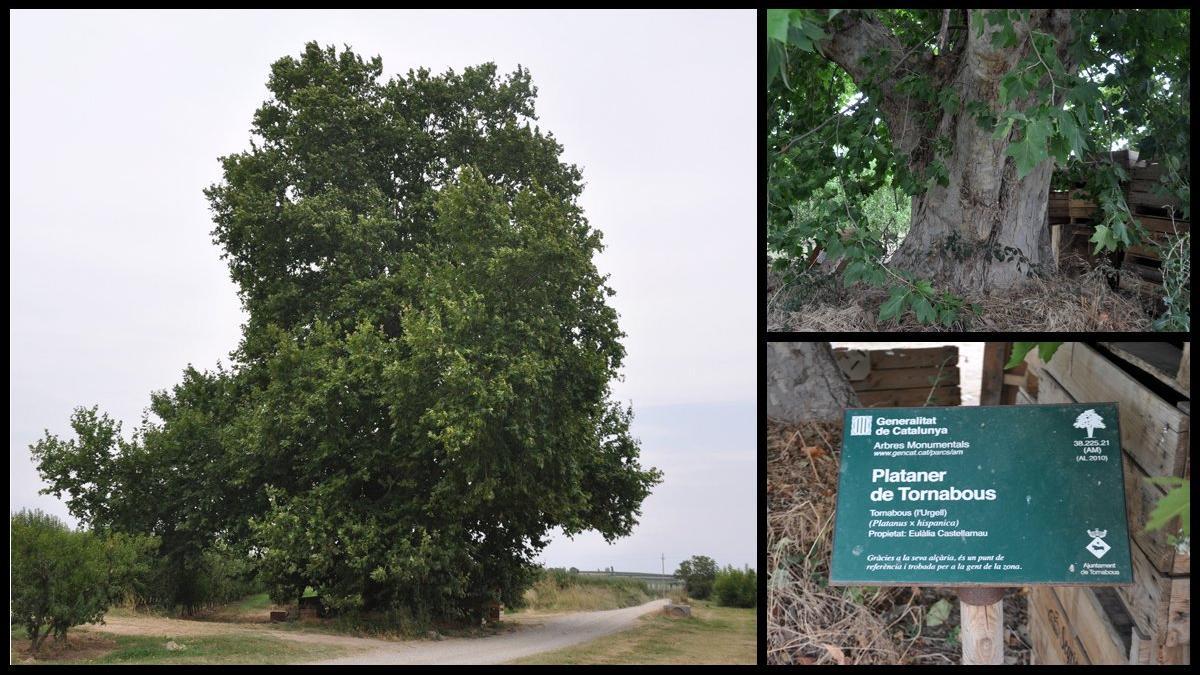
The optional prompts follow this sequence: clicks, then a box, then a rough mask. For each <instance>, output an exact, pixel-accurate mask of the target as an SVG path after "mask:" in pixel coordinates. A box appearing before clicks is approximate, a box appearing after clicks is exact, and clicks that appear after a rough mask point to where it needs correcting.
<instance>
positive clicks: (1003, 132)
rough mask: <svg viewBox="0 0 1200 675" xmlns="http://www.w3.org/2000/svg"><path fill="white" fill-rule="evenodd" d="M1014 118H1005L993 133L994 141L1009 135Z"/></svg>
mask: <svg viewBox="0 0 1200 675" xmlns="http://www.w3.org/2000/svg"><path fill="white" fill-rule="evenodd" d="M1012 125H1013V118H1011V117H1005V118H1004V119H1003V120H1000V123H999V124H997V125H996V131H994V132H993V133H992V140H995V141H998V140H1000V139H1001V138H1004V137H1005V136H1007V135H1008V132H1010V131H1012Z"/></svg>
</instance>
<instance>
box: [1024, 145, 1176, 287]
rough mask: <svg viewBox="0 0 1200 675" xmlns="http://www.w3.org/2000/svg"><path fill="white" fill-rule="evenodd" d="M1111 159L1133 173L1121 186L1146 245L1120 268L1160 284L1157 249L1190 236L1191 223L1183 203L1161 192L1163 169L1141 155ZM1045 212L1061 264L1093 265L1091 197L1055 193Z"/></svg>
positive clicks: (1079, 192)
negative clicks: (1071, 261)
mask: <svg viewBox="0 0 1200 675" xmlns="http://www.w3.org/2000/svg"><path fill="white" fill-rule="evenodd" d="M1111 157H1112V159H1113V161H1114V162H1118V163H1120V164H1121V165H1122V166H1124V167H1125V169H1126V171H1127V172H1128V173H1129V181H1127V182H1126V183H1124V185H1123V190H1124V193H1125V203H1126V204H1127V205H1128V206H1129V210H1130V213H1131V214H1132V215H1133V217H1134V220H1136V221H1137V222H1138V223H1140V224H1141V226H1142V228H1143V229H1144V230H1145V231H1146V235H1147V237H1146V240H1145V241H1143V242H1142V243H1140V244H1138V245H1135V246H1131V247H1129V248H1128V249H1127V250H1126V251H1125V252H1124V256H1123V258H1124V259H1123V261H1122V263H1121V266H1122V267H1123V268H1124V267H1128V268H1129V269H1130V270H1131V271H1133V272H1135V273H1136V274H1137V276H1138V277H1140V278H1141V279H1143V280H1145V281H1147V282H1149V284H1151V285H1160V284H1161V283H1162V273H1161V271H1160V268H1161V264H1162V257H1161V255H1160V253H1159V248H1158V247H1159V246H1161V245H1162V244H1165V243H1166V242H1167V241H1168V240H1169V238H1170V237H1171V236H1173V235H1176V234H1183V233H1185V232H1189V231H1190V230H1191V223H1190V222H1189V221H1186V220H1182V211H1183V208H1182V207H1183V204H1182V203H1181V202H1180V201H1179V199H1178V198H1177V197H1175V196H1173V195H1169V194H1166V193H1165V192H1164V191H1163V190H1162V189H1161V186H1162V183H1161V180H1162V177H1163V172H1164V168H1163V166H1162V165H1161V164H1149V163H1147V162H1146V161H1144V160H1139V159H1138V154H1137V152H1136V151H1132V150H1125V151H1119V152H1114V153H1111ZM1046 210H1047V212H1046V216H1047V218H1046V220H1047V223H1048V224H1049V225H1050V228H1051V240H1052V241H1053V245H1054V251H1055V254H1056V255H1057V256H1058V257H1059V260H1060V261H1063V260H1065V259H1066V258H1068V257H1073V258H1076V259H1081V260H1085V261H1087V262H1088V263H1091V262H1093V261H1094V257H1093V255H1092V250H1093V248H1094V247H1093V245H1092V244H1091V243H1090V242H1089V241H1088V240H1089V239H1091V237H1092V234H1093V233H1094V232H1095V223H1096V219H1097V218H1098V217H1099V216H1100V213H1099V209H1098V207H1097V206H1096V203H1095V202H1094V201H1092V199H1091V198H1090V197H1089V196H1088V195H1087V193H1085V192H1083V191H1082V190H1078V189H1073V190H1070V191H1061V192H1051V193H1050V196H1049V199H1048V202H1047V207H1046ZM1148 290H1153V289H1148Z"/></svg>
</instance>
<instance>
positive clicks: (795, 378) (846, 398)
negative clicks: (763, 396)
mask: <svg viewBox="0 0 1200 675" xmlns="http://www.w3.org/2000/svg"><path fill="white" fill-rule="evenodd" d="M858 405H859V402H858V395H857V394H855V393H854V390H853V389H852V388H851V387H850V382H849V381H848V380H847V379H846V376H845V375H843V374H842V371H841V369H839V368H838V365H837V362H836V361H834V359H833V350H832V349H831V348H830V347H829V343H828V342H768V343H767V416H768V417H771V418H774V419H778V420H783V421H785V422H814V421H830V420H840V419H841V418H842V411H843V410H844V409H846V408H853V407H857V406H858Z"/></svg>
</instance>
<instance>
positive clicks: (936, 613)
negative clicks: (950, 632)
mask: <svg viewBox="0 0 1200 675" xmlns="http://www.w3.org/2000/svg"><path fill="white" fill-rule="evenodd" d="M949 619H950V602H949V601H947V600H946V599H945V598H942V599H941V600H938V601H937V602H935V603H933V606H931V607H930V608H929V613H928V614H926V615H925V625H926V626H930V627H933V626H940V625H942V624H944V623H946V621H948V620H949Z"/></svg>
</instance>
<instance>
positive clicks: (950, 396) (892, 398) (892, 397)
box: [858, 387, 962, 408]
mask: <svg viewBox="0 0 1200 675" xmlns="http://www.w3.org/2000/svg"><path fill="white" fill-rule="evenodd" d="M858 400H859V402H861V403H862V404H863V405H864V406H865V407H868V408H898V407H904V406H922V405H926V401H927V400H928V405H959V404H961V403H962V398H961V395H960V392H959V389H958V387H938V388H936V389H934V390H933V396H932V398H931V397H930V394H929V387H922V388H916V389H881V390H877V391H860V392H858Z"/></svg>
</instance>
